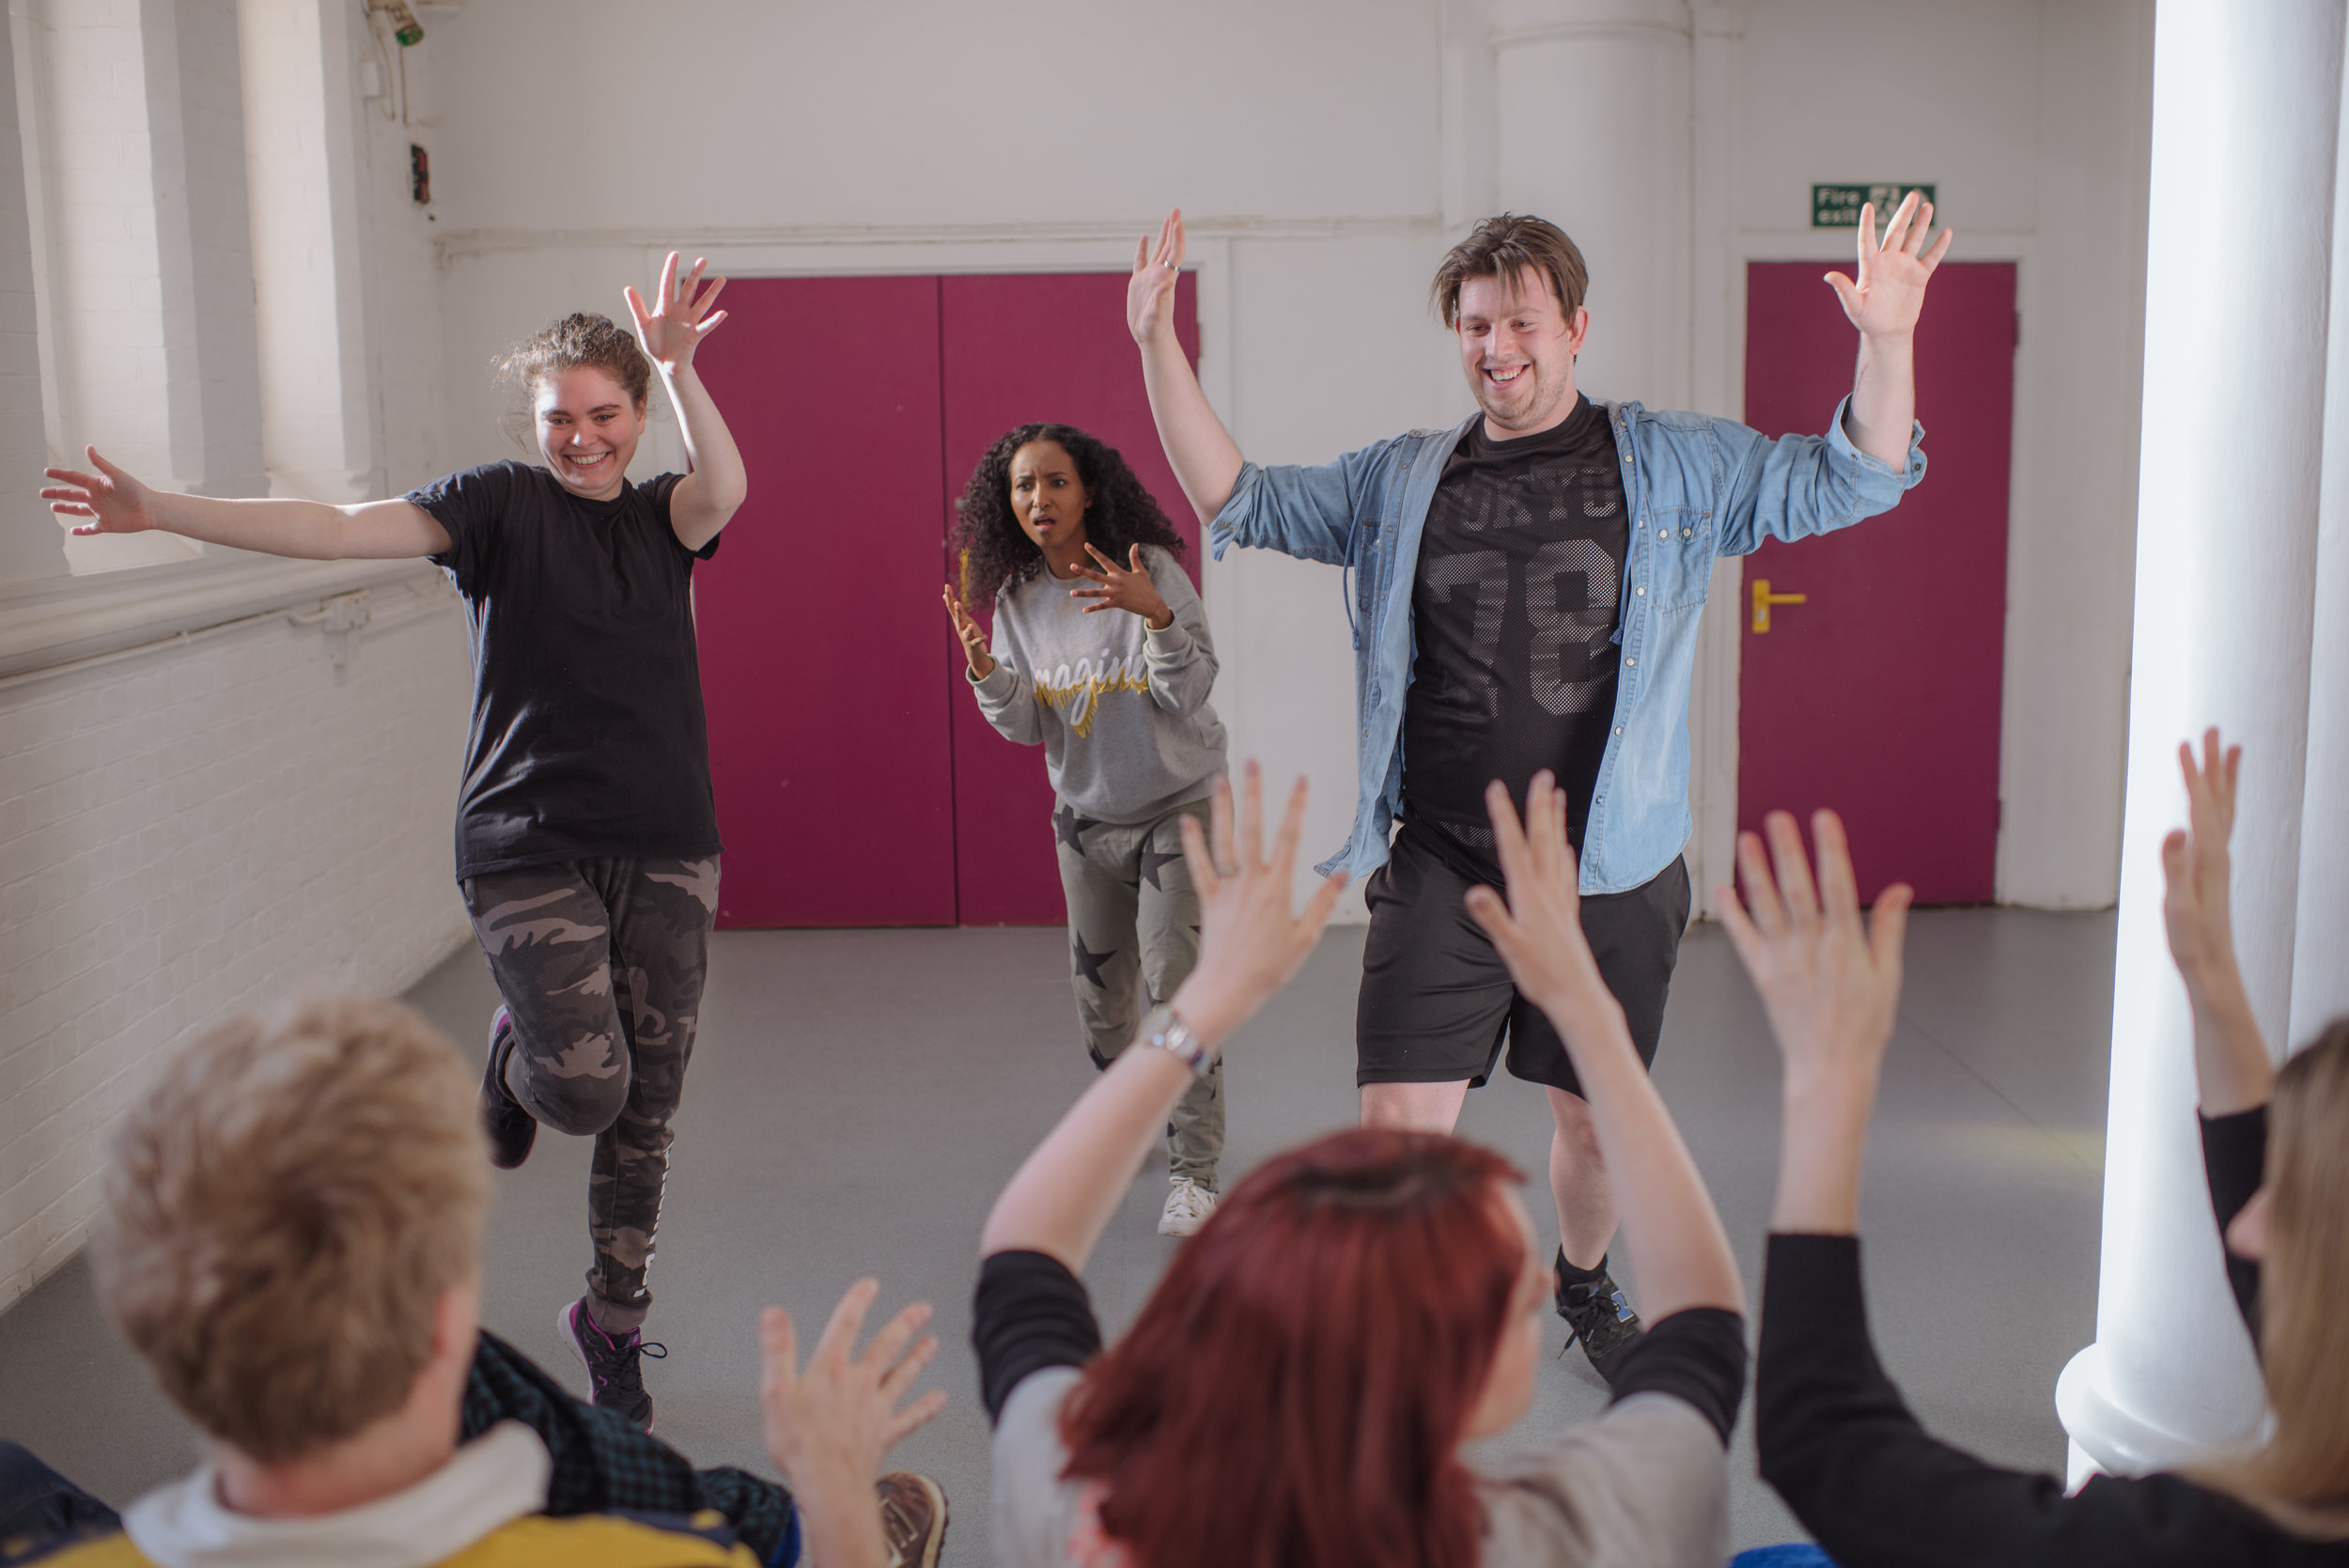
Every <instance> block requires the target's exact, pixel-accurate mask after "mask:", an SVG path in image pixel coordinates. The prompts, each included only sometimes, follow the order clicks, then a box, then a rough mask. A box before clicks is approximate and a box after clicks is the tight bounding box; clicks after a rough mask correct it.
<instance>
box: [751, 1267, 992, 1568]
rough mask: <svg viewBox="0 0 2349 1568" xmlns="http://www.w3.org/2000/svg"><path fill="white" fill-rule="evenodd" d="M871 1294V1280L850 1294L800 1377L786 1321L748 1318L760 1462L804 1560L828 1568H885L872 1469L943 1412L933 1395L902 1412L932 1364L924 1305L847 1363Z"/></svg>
mask: <svg viewBox="0 0 2349 1568" xmlns="http://www.w3.org/2000/svg"><path fill="white" fill-rule="evenodd" d="M879 1294H880V1287H879V1285H878V1284H876V1283H875V1282H874V1281H871V1280H859V1281H857V1282H856V1283H855V1284H853V1285H850V1286H849V1287H848V1294H847V1295H846V1296H842V1297H841V1298H840V1304H839V1305H838V1306H837V1307H834V1308H833V1309H832V1321H831V1322H829V1323H827V1324H826V1325H825V1326H824V1334H823V1338H821V1339H820V1340H818V1341H817V1343H816V1348H815V1350H814V1351H812V1352H811V1353H810V1354H809V1356H808V1358H807V1365H806V1366H805V1367H801V1366H799V1365H798V1360H799V1347H798V1339H797V1335H796V1334H795V1333H794V1331H793V1328H792V1325H791V1314H790V1313H788V1312H785V1311H784V1310H783V1309H782V1308H780V1307H770V1308H768V1309H767V1310H766V1311H765V1312H761V1313H760V1314H759V1318H758V1348H759V1359H760V1363H761V1367H762V1369H763V1370H762V1373H761V1375H760V1378H759V1405H760V1409H761V1413H762V1415H763V1416H764V1418H765V1426H766V1436H767V1456H768V1457H769V1458H770V1459H771V1460H772V1461H773V1462H774V1465H775V1467H776V1468H777V1469H779V1470H781V1471H782V1472H783V1474H784V1479H786V1481H788V1482H789V1483H791V1492H792V1497H793V1499H794V1500H795V1501H796V1502H797V1503H798V1505H799V1509H800V1515H801V1518H802V1519H804V1520H805V1521H806V1523H807V1533H808V1550H807V1553H806V1555H807V1556H808V1558H810V1559H811V1560H814V1561H817V1562H821V1563H825V1564H828V1565H830V1568H889V1563H890V1550H889V1544H888V1541H887V1539H886V1537H885V1535H884V1534H883V1531H882V1529H881V1517H880V1506H879V1502H878V1501H877V1499H876V1498H875V1497H874V1492H873V1485H874V1483H875V1481H876V1480H878V1479H879V1474H880V1467H881V1461H882V1460H883V1459H885V1458H886V1457H887V1456H888V1453H889V1451H890V1450H891V1449H893V1448H894V1447H895V1446H896V1445H897V1443H898V1442H899V1441H900V1440H901V1439H902V1438H904V1437H905V1436H906V1435H907V1434H909V1433H910V1432H912V1431H913V1430H914V1429H915V1428H916V1427H919V1426H921V1425H923V1424H924V1423H926V1422H927V1421H929V1420H930V1419H931V1418H932V1417H934V1416H936V1415H937V1414H938V1413H939V1411H940V1410H941V1409H943V1408H945V1405H946V1390H944V1389H931V1390H930V1391H929V1392H928V1393H926V1394H924V1395H923V1396H922V1397H921V1398H919V1399H917V1400H915V1401H914V1402H913V1403H912V1404H910V1405H908V1404H906V1403H905V1398H906V1395H907V1394H908V1392H910V1390H911V1389H912V1387H913V1384H914V1381H915V1380H916V1379H917V1378H919V1377H920V1376H921V1375H922V1374H923V1372H924V1370H925V1369H926V1368H927V1367H928V1366H929V1364H930V1359H931V1358H933V1357H935V1356H936V1355H937V1354H938V1341H937V1340H936V1339H934V1338H932V1337H931V1336H929V1335H927V1334H922V1333H921V1330H922V1328H923V1327H924V1326H926V1324H927V1323H928V1322H929V1320H930V1309H929V1304H928V1303H927V1302H922V1301H917V1302H915V1303H914V1304H913V1305H912V1306H910V1307H908V1308H907V1309H906V1310H905V1311H903V1312H899V1313H898V1314H897V1315H896V1316H895V1317H894V1318H892V1319H890V1320H889V1322H888V1323H887V1324H885V1325H883V1326H882V1327H881V1330H880V1332H879V1333H877V1334H875V1335H874V1336H873V1338H872V1342H871V1343H868V1344H867V1345H866V1346H865V1347H864V1349H863V1353H862V1354H856V1355H852V1354H850V1353H851V1352H852V1351H854V1350H855V1348H856V1340H857V1335H858V1334H859V1333H860V1332H861V1331H862V1330H863V1327H864V1314H865V1313H866V1312H868V1311H870V1310H871V1308H872V1305H873V1300H874V1297H875V1296H879ZM917 1334H918V1335H920V1338H918V1339H917V1338H916V1337H915V1336H916V1335H917ZM941 1528H942V1526H941Z"/></svg>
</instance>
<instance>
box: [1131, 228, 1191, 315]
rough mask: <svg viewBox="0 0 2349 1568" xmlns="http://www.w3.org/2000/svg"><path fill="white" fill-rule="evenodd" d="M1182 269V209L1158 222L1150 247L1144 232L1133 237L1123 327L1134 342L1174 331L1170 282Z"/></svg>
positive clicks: (1175, 278) (1171, 286)
mask: <svg viewBox="0 0 2349 1568" xmlns="http://www.w3.org/2000/svg"><path fill="white" fill-rule="evenodd" d="M1182 272H1183V210H1182V209H1181V208H1179V207H1178V208H1176V209H1175V210H1174V211H1172V212H1169V213H1168V214H1167V215H1166V222H1164V223H1162V224H1160V225H1159V242H1158V244H1157V246H1156V247H1155V248H1154V247H1153V246H1152V245H1151V243H1150V241H1149V238H1148V237H1147V236H1146V235H1145V236H1144V237H1143V238H1142V239H1140V240H1137V241H1134V276H1133V281H1132V282H1131V283H1128V285H1127V286H1126V328H1127V330H1128V332H1131V333H1132V334H1134V341H1135V342H1136V343H1141V344H1147V343H1149V342H1150V341H1151V340H1152V339H1153V338H1156V337H1159V336H1160V335H1161V334H1163V335H1165V336H1168V337H1172V336H1173V335H1174V334H1175V281H1176V280H1177V279H1178V278H1180V277H1181V276H1182Z"/></svg>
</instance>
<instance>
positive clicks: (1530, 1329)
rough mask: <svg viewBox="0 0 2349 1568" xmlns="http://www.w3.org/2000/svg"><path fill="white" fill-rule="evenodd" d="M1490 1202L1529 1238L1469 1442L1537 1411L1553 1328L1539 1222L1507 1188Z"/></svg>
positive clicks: (1473, 1413)
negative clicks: (1537, 1379) (1545, 1347)
mask: <svg viewBox="0 0 2349 1568" xmlns="http://www.w3.org/2000/svg"><path fill="white" fill-rule="evenodd" d="M1490 1201H1491V1202H1492V1203H1497V1204H1499V1205H1500V1206H1501V1208H1503V1209H1505V1210H1506V1211H1507V1212H1508V1215H1509V1219H1510V1223H1511V1224H1512V1225H1513V1226H1514V1227H1515V1228H1516V1230H1517V1234H1519V1235H1520V1236H1522V1237H1523V1238H1524V1240H1525V1262H1524V1265H1523V1266H1522V1267H1520V1268H1519V1269H1518V1270H1517V1290H1516V1292H1515V1293H1514V1294H1512V1295H1511V1296H1510V1297H1509V1313H1508V1315H1507V1316H1506V1317H1504V1318H1503V1319H1502V1320H1501V1346H1500V1348H1499V1349H1498V1350H1496V1351H1494V1352H1493V1362H1492V1369H1491V1370H1490V1371H1489V1372H1487V1373H1486V1374H1485V1389H1484V1392H1482V1393H1481V1394H1479V1395H1478V1396H1477V1400H1476V1407H1475V1408H1474V1409H1473V1410H1470V1412H1469V1419H1468V1430H1466V1431H1465V1432H1463V1433H1461V1434H1460V1440H1461V1441H1462V1442H1464V1443H1466V1442H1474V1441H1475V1440H1476V1439H1477V1438H1479V1437H1489V1436H1493V1435H1494V1434H1495V1433H1497V1432H1505V1431H1507V1430H1508V1429H1509V1428H1510V1427H1512V1426H1514V1425H1516V1424H1517V1421H1518V1419H1519V1418H1520V1417H1522V1416H1523V1415H1524V1414H1525V1413H1526V1412H1527V1411H1528V1410H1531V1409H1532V1408H1533V1377H1534V1374H1535V1373H1537V1372H1538V1371H1540V1369H1541V1364H1542V1340H1543V1336H1544V1334H1545V1333H1546V1332H1547V1331H1548V1326H1549V1315H1548V1307H1549V1283H1550V1274H1549V1269H1548V1265H1545V1264H1544V1263H1543V1262H1542V1253H1541V1244H1540V1243H1539V1242H1538V1241H1536V1240H1535V1239H1534V1236H1533V1222H1532V1220H1531V1219H1527V1218H1526V1215H1525V1205H1524V1204H1523V1203H1520V1202H1518V1200H1517V1194H1516V1193H1514V1192H1512V1191H1510V1190H1509V1189H1508V1188H1504V1187H1495V1188H1492V1195H1491V1199H1490Z"/></svg>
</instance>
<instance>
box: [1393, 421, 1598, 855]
mask: <svg viewBox="0 0 2349 1568" xmlns="http://www.w3.org/2000/svg"><path fill="white" fill-rule="evenodd" d="M1624 511H1625V507H1624V490H1623V471H1622V469H1621V468H1620V467H1619V466H1618V462H1617V458H1616V456H1615V437H1614V431H1613V430H1612V429H1611V428H1610V426H1609V423H1608V419H1607V413H1606V411H1605V410H1603V409H1601V408H1599V407H1597V406H1596V405H1595V404H1594V403H1592V402H1591V401H1590V399H1588V398H1586V397H1579V398H1578V400H1577V402H1576V404H1575V410H1574V412H1573V413H1572V414H1570V415H1568V416H1567V418H1566V421H1565V423H1564V424H1563V425H1560V426H1557V427H1554V428H1552V429H1548V430H1545V431H1543V432H1542V433H1541V434H1539V435H1532V436H1522V437H1519V438H1518V439H1517V440H1515V441H1495V440H1493V439H1492V438H1491V437H1490V436H1488V435H1486V432H1485V426H1484V422H1483V421H1482V420H1479V421H1478V422H1477V423H1476V424H1475V425H1474V426H1472V427H1470V430H1469V433H1468V434H1467V435H1465V436H1463V437H1462V438H1461V440H1460V444H1459V445H1458V447H1456V448H1455V450H1454V452H1453V454H1452V457H1451V458H1450V459H1449V460H1448V461H1447V462H1446V463H1445V464H1444V471H1443V478H1442V480H1441V481H1440V482H1439V484H1438V485H1437V487H1436V494H1435V499H1434V501H1433V502H1432V503H1431V504H1430V505H1429V506H1428V509H1427V523H1426V529H1425V532H1424V534H1423V536H1422V537H1421V540H1420V547H1419V573H1418V577H1417V579H1416V581H1414V582H1413V583H1412V584H1411V622H1412V629H1413V631H1414V634H1415V636H1416V639H1417V643H1418V650H1417V654H1416V656H1415V658H1414V660H1413V661H1412V665H1411V685H1410V689H1409V690H1408V691H1407V692H1406V693H1405V696H1404V704H1403V800H1404V823H1405V830H1406V831H1412V830H1413V828H1414V827H1415V826H1416V827H1417V828H1418V829H1420V830H1421V831H1426V830H1430V829H1432V830H1437V831H1435V832H1434V833H1433V834H1432V835H1431V844H1430V846H1431V847H1433V848H1436V849H1437V850H1438V852H1439V853H1441V854H1443V855H1444V858H1445V859H1447V860H1449V861H1452V862H1455V864H1458V865H1459V867H1460V869H1461V870H1463V871H1468V872H1471V873H1473V874H1475V875H1478V876H1487V875H1494V876H1497V875H1498V872H1499V867H1498V866H1497V865H1495V864H1494V863H1493V839H1492V830H1491V829H1490V828H1489V827H1488V826H1487V825H1486V816H1485V786H1486V784H1489V783H1491V782H1492V781H1493V780H1494V779H1500V780H1501V781H1503V782H1504V783H1505V784H1508V786H1509V793H1510V794H1511V795H1512V796H1514V797H1515V798H1516V800H1517V804H1518V805H1519V807H1520V808H1522V807H1523V805H1524V803H1525V789H1526V785H1527V784H1529V783H1531V782H1532V777H1533V775H1534V773H1535V772H1536V771H1538V770H1539V769H1541V768H1549V769H1551V770H1552V771H1553V772H1555V773H1556V774H1557V776H1558V781H1559V783H1560V784H1562V785H1563V786H1564V788H1565V790H1566V800H1567V811H1568V815H1567V831H1568V832H1569V833H1570V835H1571V836H1572V838H1573V840H1574V843H1575V844H1576V846H1578V847H1579V846H1580V844H1581V842H1582V824H1583V822H1584V820H1585V818H1586V817H1587V816H1588V815H1589V814H1590V804H1591V792H1592V789H1593V787H1594V786H1595V784H1596V783H1597V780H1598V766H1599V761H1600V759H1601V758H1602V757H1603V756H1604V755H1605V753H1606V750H1607V730H1608V726H1609V724H1610V722H1612V717H1613V713H1614V707H1615V674H1616V661H1617V659H1618V657H1619V649H1618V648H1617V645H1616V644H1615V642H1614V640H1613V639H1614V635H1615V629H1616V624H1617V621H1618V618H1619V616H1620V613H1621V596H1622V590H1623V565H1624V554H1625V551H1626V550H1627V549H1628V548H1629V545H1630V528H1629V523H1628V520H1626V517H1625V515H1624Z"/></svg>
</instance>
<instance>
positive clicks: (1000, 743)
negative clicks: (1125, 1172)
mask: <svg viewBox="0 0 2349 1568" xmlns="http://www.w3.org/2000/svg"><path fill="white" fill-rule="evenodd" d="M939 282H940V286H941V287H940V296H939V316H940V322H941V334H940V343H941V350H940V354H939V363H940V365H941V367H942V369H943V373H944V377H945V399H944V408H945V427H946V430H945V450H946V474H947V489H948V498H949V500H950V501H951V499H952V498H953V497H954V496H956V495H959V494H960V493H961V492H962V486H963V483H964V481H965V480H967V479H969V478H970V476H971V471H972V469H973V468H975V467H976V466H977V465H978V460H979V458H981V457H982V456H983V455H985V453H986V451H987V449H988V446H989V445H991V444H992V443H993V442H994V441H995V439H996V438H997V437H998V436H1001V435H1002V434H1003V432H1004V431H1006V430H1008V429H1010V428H1012V427H1014V426H1018V425H1027V424H1033V423H1035V422H1038V421H1048V420H1049V421H1050V422H1052V423H1055V424H1061V425H1074V426H1076V427H1078V428H1080V429H1082V430H1086V431H1089V432H1091V433H1092V434H1094V435H1096V436H1098V437H1100V438H1101V439H1102V440H1103V441H1105V442H1109V443H1110V444H1111V445H1112V446H1114V447H1116V448H1117V449H1118V451H1119V452H1120V453H1121V454H1122V455H1123V456H1124V457H1125V458H1126V461H1127V462H1128V464H1130V465H1131V466H1132V468H1133V470H1134V472H1135V474H1138V475H1139V476H1140V477H1141V479H1142V482H1143V485H1144V486H1146V487H1148V489H1149V490H1150V493H1151V494H1152V495H1153V496H1155V497H1157V498H1158V502H1159V506H1160V507H1162V508H1163V509H1164V510H1165V512H1166V515H1167V516H1168V517H1169V518H1171V519H1173V520H1174V521H1175V526H1176V527H1177V528H1179V529H1181V530H1182V533H1183V537H1184V539H1185V541H1186V542H1188V543H1189V544H1190V551H1189V554H1188V557H1187V559H1188V562H1189V565H1190V575H1191V581H1192V582H1197V581H1198V580H1199V523H1198V519H1197V518H1195V517H1194V516H1192V514H1191V510H1190V504H1189V503H1188V502H1186V501H1185V500H1184V499H1183V492H1182V489H1181V487H1180V486H1178V485H1176V484H1175V474H1174V471H1173V470H1172V469H1170V468H1169V467H1167V463H1166V456H1165V452H1164V449H1163V448H1161V447H1160V445H1159V433H1158V427H1157V426H1156V425H1154V424H1153V423H1152V422H1151V419H1150V400H1149V397H1148V396H1147V395H1146V394H1145V393H1144V392H1143V385H1142V366H1141V364H1140V361H1139V357H1138V356H1137V354H1136V352H1135V349H1134V343H1133V339H1132V337H1130V336H1129V335H1128V334H1127V332H1126V282H1127V274H1126V273H1124V272H1032V273H1016V274H1015V273H981V274H974V275H968V276H959V277H948V278H941V279H940V280H939ZM1175 311H1176V315H1175V332H1176V334H1177V335H1178V336H1179V337H1180V338H1181V340H1182V344H1183V349H1184V350H1185V352H1187V353H1188V354H1189V355H1190V359H1191V362H1192V363H1193V364H1194V365H1195V364H1197V363H1198V360H1199V314H1198V295H1197V292H1196V287H1195V282H1194V279H1193V277H1192V275H1191V274H1189V273H1186V274H1184V276H1183V278H1182V279H1181V281H1180V283H1179V285H1178V286H1177V287H1176V291H1175ZM938 635H939V638H940V644H939V645H940V646H941V647H943V648H944V649H945V656H944V657H945V660H946V673H947V686H948V690H949V691H950V692H951V696H950V698H949V702H948V706H950V707H951V708H952V709H953V710H954V772H955V886H956V890H957V919H958V921H959V922H960V924H964V925H1057V924H1060V923H1061V922H1063V921H1064V920H1066V919H1067V911H1066V906H1065V905H1064V904H1063V902H1062V899H1061V891H1060V862H1059V861H1058V859H1057V858H1056V856H1055V853H1054V850H1053V847H1052V827H1051V811H1052V787H1051V785H1050V784H1049V783H1048V782H1046V780H1045V777H1044V749H1043V748H1042V747H1041V746H1017V745H1014V744H1013V743H1012V742H1010V741H1008V740H1005V739H1004V738H1003V737H1002V736H1000V735H998V734H996V733H995V730H994V728H993V727H992V726H991V725H989V724H988V722H987V721H986V720H985V719H984V718H982V717H980V715H979V708H978V704H977V703H976V702H974V701H972V696H971V690H970V683H969V682H968V681H966V680H965V679H964V678H963V657H962V649H961V645H960V644H958V643H957V642H956V641H955V638H954V635H953V632H952V631H951V630H950V629H948V628H947V627H946V624H945V621H944V618H943V617H942V616H941V617H940V620H939V628H938Z"/></svg>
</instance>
